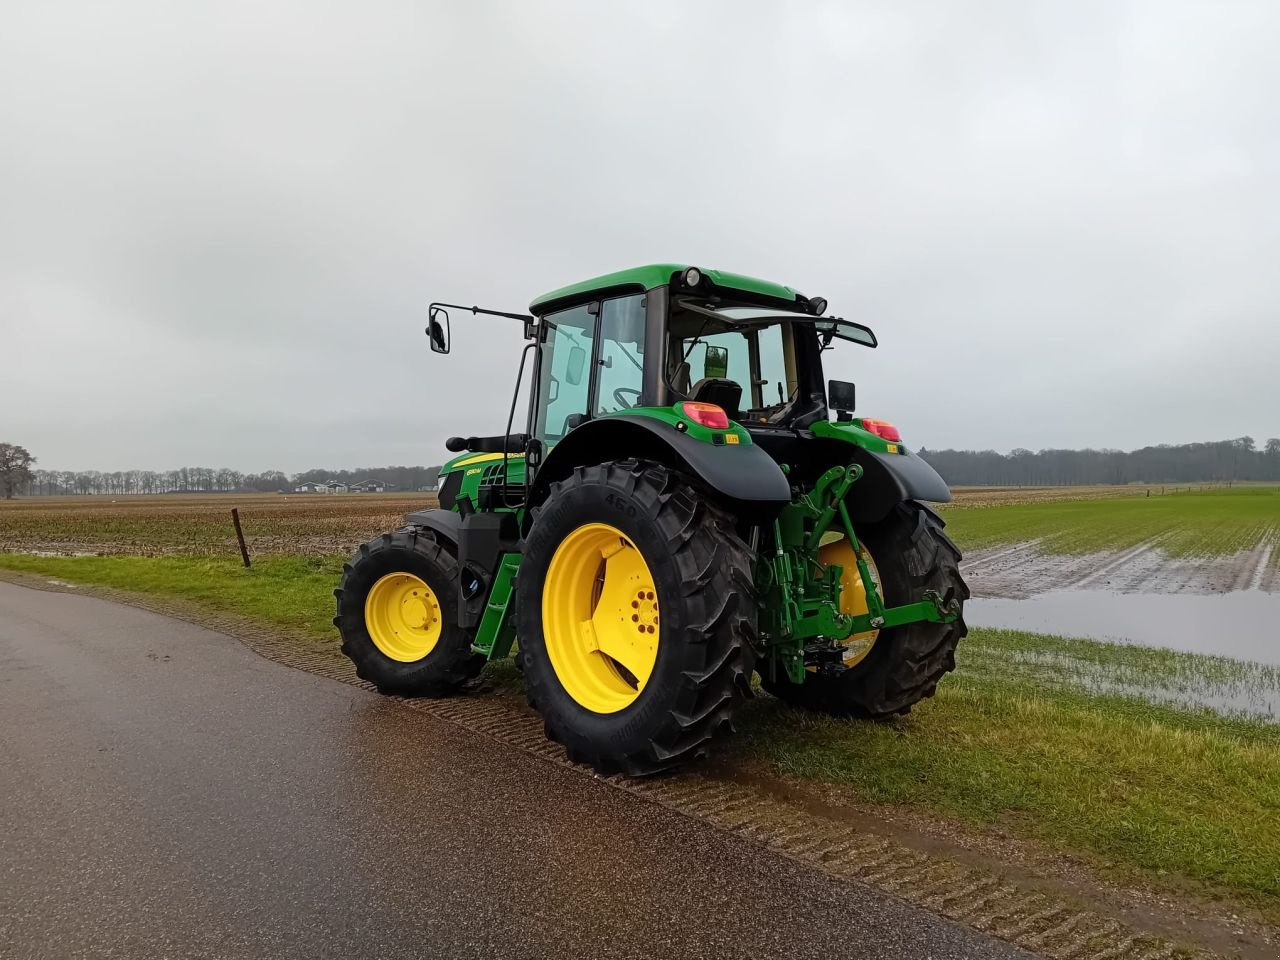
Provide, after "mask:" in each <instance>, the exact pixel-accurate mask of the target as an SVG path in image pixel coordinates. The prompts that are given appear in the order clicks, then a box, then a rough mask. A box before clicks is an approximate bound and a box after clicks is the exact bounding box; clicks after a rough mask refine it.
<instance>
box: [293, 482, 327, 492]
mask: <svg viewBox="0 0 1280 960" xmlns="http://www.w3.org/2000/svg"><path fill="white" fill-rule="evenodd" d="M324 490H325V485H324V484H323V483H300V484H298V485H297V486H296V487H294V488H293V492H294V493H323V492H324Z"/></svg>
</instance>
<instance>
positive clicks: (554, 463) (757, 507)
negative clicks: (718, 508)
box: [529, 415, 791, 523]
mask: <svg viewBox="0 0 1280 960" xmlns="http://www.w3.org/2000/svg"><path fill="white" fill-rule="evenodd" d="M625 459H640V460H654V461H657V462H658V463H662V464H665V465H666V466H668V467H671V468H673V469H676V470H679V471H681V472H682V473H684V474H686V475H687V476H688V477H689V478H690V479H691V480H692V481H693V482H694V484H695V485H697V486H699V487H701V488H703V489H705V490H706V491H707V492H709V493H711V494H712V495H713V496H714V497H715V498H716V499H717V500H719V501H720V502H721V503H723V504H724V505H725V506H726V507H727V508H728V509H730V510H732V511H733V512H735V513H736V514H737V515H738V516H739V517H741V518H743V519H748V520H751V521H753V522H757V523H758V522H761V521H763V520H768V519H772V518H773V517H774V516H775V515H776V514H777V512H778V511H779V510H780V509H782V507H784V506H785V505H786V504H788V503H790V502H791V485H790V484H789V483H788V482H787V478H786V475H785V474H784V473H783V472H782V470H781V468H779V466H778V465H777V464H776V463H775V462H774V461H773V458H772V457H770V456H769V454H767V453H765V452H764V450H762V449H761V448H760V447H758V446H755V445H754V444H751V443H739V444H724V445H723V446H722V445H718V444H714V443H707V442H705V441H703V440H697V439H694V438H693V437H690V436H689V435H688V434H687V433H684V432H682V431H680V430H677V429H676V428H675V427H674V426H672V425H671V424H669V423H665V422H663V421H661V420H658V419H656V418H653V417H646V416H643V415H634V416H626V415H621V416H610V417H603V418H601V419H599V420H591V421H588V422H587V423H584V424H582V425H581V426H580V427H577V428H575V429H574V430H572V431H571V432H570V433H569V435H568V436H566V437H565V438H564V439H563V440H561V441H560V442H559V443H557V444H556V445H555V446H554V447H553V448H552V449H551V451H550V452H549V453H548V454H547V456H546V459H545V460H544V461H543V463H542V465H541V467H539V469H538V472H537V475H536V477H535V479H534V482H533V487H532V489H531V491H530V497H529V502H530V504H538V503H540V502H542V500H544V499H545V498H546V496H547V494H548V493H549V492H550V487H551V484H552V483H553V482H555V481H556V480H563V479H564V478H565V477H567V476H569V475H570V474H571V473H573V471H574V468H576V467H580V466H587V465H589V464H596V463H607V462H609V461H610V460H625Z"/></svg>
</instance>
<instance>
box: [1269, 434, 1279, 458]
mask: <svg viewBox="0 0 1280 960" xmlns="http://www.w3.org/2000/svg"><path fill="white" fill-rule="evenodd" d="M1266 449H1267V456H1268V457H1277V458H1280V437H1272V438H1271V439H1270V440H1268V441H1267V448H1266Z"/></svg>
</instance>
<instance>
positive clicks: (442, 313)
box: [427, 307, 449, 353]
mask: <svg viewBox="0 0 1280 960" xmlns="http://www.w3.org/2000/svg"><path fill="white" fill-rule="evenodd" d="M427 336H428V337H430V338H431V349H432V350H434V351H435V352H436V353H448V352H449V311H448V310H445V309H443V308H442V307H432V308H431V314H430V316H429V317H428V319H427Z"/></svg>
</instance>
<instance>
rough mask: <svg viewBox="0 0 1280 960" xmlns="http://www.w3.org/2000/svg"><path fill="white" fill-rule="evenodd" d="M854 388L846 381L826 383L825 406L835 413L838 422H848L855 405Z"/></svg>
mask: <svg viewBox="0 0 1280 960" xmlns="http://www.w3.org/2000/svg"><path fill="white" fill-rule="evenodd" d="M854 397H855V393H854V387H853V384H852V383H849V382H848V381H847V380H829V381H827V406H828V407H829V408H831V409H832V410H835V411H836V413H837V418H836V419H838V420H850V419H852V417H851V416H850V414H852V413H853V411H854V408H855V407H856V404H855V403H854Z"/></svg>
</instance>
